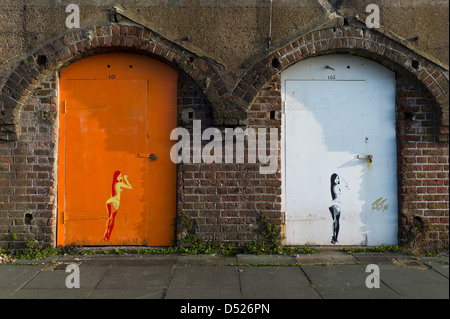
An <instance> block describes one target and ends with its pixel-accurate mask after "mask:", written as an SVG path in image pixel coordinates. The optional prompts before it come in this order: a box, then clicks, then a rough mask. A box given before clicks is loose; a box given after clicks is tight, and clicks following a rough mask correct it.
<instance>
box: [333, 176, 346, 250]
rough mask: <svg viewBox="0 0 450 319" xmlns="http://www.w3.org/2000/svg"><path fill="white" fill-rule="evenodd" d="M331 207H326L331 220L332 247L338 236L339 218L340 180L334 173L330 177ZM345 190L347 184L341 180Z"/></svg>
mask: <svg viewBox="0 0 450 319" xmlns="http://www.w3.org/2000/svg"><path fill="white" fill-rule="evenodd" d="M330 182H331V187H330V190H331V199H332V201H331V205H330V207H328V209H329V210H330V213H331V217H332V218H333V236H332V237H331V243H332V244H333V245H334V244H336V243H337V242H338V235H339V219H340V217H341V194H342V189H341V178H340V177H339V175H338V174H336V173H334V174H333V175H331V181H330ZM342 182H343V183H344V185H345V188H347V189H349V187H348V185H347V183H346V182H345V181H344V180H342Z"/></svg>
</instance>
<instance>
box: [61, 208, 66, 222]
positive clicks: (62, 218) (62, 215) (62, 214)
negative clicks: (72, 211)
mask: <svg viewBox="0 0 450 319" xmlns="http://www.w3.org/2000/svg"><path fill="white" fill-rule="evenodd" d="M65 217H66V216H65V212H64V211H62V212H61V224H62V225H64V221H65Z"/></svg>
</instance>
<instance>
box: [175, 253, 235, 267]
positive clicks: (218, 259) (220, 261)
mask: <svg viewBox="0 0 450 319" xmlns="http://www.w3.org/2000/svg"><path fill="white" fill-rule="evenodd" d="M176 263H177V265H191V266H202V265H205V266H208V265H209V266H211V265H222V266H225V265H232V264H235V263H236V257H234V256H232V257H231V256H221V255H186V256H178V257H177V260H176Z"/></svg>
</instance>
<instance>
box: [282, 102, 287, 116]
mask: <svg viewBox="0 0 450 319" xmlns="http://www.w3.org/2000/svg"><path fill="white" fill-rule="evenodd" d="M281 113H282V114H286V102H285V101H282V102H281Z"/></svg>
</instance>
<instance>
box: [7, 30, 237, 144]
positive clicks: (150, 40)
mask: <svg viewBox="0 0 450 319" xmlns="http://www.w3.org/2000/svg"><path fill="white" fill-rule="evenodd" d="M107 52H134V53H138V54H144V55H148V56H150V57H152V58H156V59H159V60H161V61H163V62H164V63H166V64H168V65H170V66H171V67H173V68H175V69H176V70H178V71H181V72H184V73H185V74H187V75H188V76H189V77H190V78H191V79H192V80H193V81H194V82H195V83H196V84H197V85H198V87H199V88H200V89H201V90H202V91H203V92H204V93H205V95H206V97H207V98H208V99H209V101H210V102H212V104H214V103H216V104H219V103H220V98H221V96H222V95H223V94H224V92H228V89H227V87H226V85H225V83H224V82H223V80H222V78H221V77H220V75H219V74H218V73H217V72H216V71H215V69H214V68H213V67H212V65H211V63H210V62H208V60H207V59H205V58H202V57H200V56H197V55H196V54H194V53H192V52H189V51H187V50H184V49H183V48H182V47H180V46H178V45H176V44H174V43H172V42H170V41H168V40H166V39H164V38H163V37H161V36H160V35H158V34H156V33H154V32H152V31H151V30H149V29H147V28H144V27H140V26H132V25H97V26H91V27H86V28H82V29H76V30H73V31H70V32H68V33H66V34H64V35H62V36H58V37H57V38H55V39H53V40H52V41H50V42H48V43H46V44H44V45H42V46H41V47H39V48H37V49H36V50H35V51H34V52H32V53H31V54H30V55H29V56H28V57H27V58H25V59H23V60H22V61H21V63H20V65H19V66H18V67H17V68H16V69H15V70H14V71H12V73H11V74H10V75H9V77H8V78H7V80H6V82H5V84H4V85H3V87H0V141H1V140H3V141H16V140H17V139H18V135H19V121H20V112H21V109H22V107H23V105H24V104H25V103H26V101H27V100H28V98H29V97H30V96H31V95H32V92H33V90H34V89H35V88H36V87H37V86H38V85H39V83H40V82H41V81H43V80H44V79H45V78H46V77H47V76H48V75H49V74H50V73H52V72H54V71H57V70H60V69H61V68H63V67H65V66H67V65H69V64H71V63H74V62H76V61H78V60H80V59H83V58H85V57H88V56H91V55H95V54H100V53H107Z"/></svg>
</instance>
